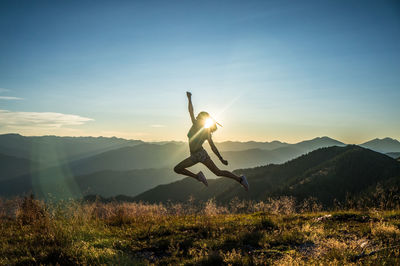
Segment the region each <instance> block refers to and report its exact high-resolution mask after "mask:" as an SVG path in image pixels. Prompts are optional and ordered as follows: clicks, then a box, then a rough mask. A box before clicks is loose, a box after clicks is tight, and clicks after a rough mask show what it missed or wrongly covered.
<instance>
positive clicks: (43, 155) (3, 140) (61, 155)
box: [0, 134, 142, 167]
mask: <svg viewBox="0 0 400 266" xmlns="http://www.w3.org/2000/svg"><path fill="white" fill-rule="evenodd" d="M140 143H142V141H138V140H125V139H120V138H104V137H96V138H95V137H57V136H40V137H26V136H21V135H19V134H3V135H0V153H4V154H6V155H10V156H16V157H20V158H26V159H30V160H34V161H36V162H40V163H41V164H42V165H43V166H44V167H46V166H49V165H55V164H60V163H63V162H66V161H70V160H77V159H80V158H84V157H88V156H92V155H94V154H97V153H101V152H104V151H107V150H110V149H116V148H119V147H122V146H133V145H137V144H140Z"/></svg>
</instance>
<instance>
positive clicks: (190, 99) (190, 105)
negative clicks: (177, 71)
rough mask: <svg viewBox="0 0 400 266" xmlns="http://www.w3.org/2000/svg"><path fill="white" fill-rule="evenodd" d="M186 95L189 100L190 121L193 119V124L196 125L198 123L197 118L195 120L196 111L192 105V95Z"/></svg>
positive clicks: (188, 93)
mask: <svg viewBox="0 0 400 266" xmlns="http://www.w3.org/2000/svg"><path fill="white" fill-rule="evenodd" d="M186 95H187V97H188V100H189V114H190V119H192V123H193V124H194V123H195V122H196V118H194V110H193V104H192V93H190V92H188V91H187V92H186Z"/></svg>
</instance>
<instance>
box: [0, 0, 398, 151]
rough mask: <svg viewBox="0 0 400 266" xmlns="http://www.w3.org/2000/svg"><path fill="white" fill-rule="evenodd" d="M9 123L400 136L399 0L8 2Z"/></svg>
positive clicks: (181, 135) (224, 136) (0, 63)
mask: <svg viewBox="0 0 400 266" xmlns="http://www.w3.org/2000/svg"><path fill="white" fill-rule="evenodd" d="M0 34H1V36H2V41H1V42H0V88H1V89H0V133H7V132H18V133H21V134H24V135H47V134H55V135H78V136H79V135H93V136H100V135H103V136H114V135H115V136H118V137H125V138H134V139H144V140H185V139H186V133H187V130H188V128H189V126H190V119H189V117H188V114H187V103H186V98H185V97H186V96H185V91H186V90H188V89H190V90H191V91H192V93H193V100H194V104H195V112H196V111H201V110H206V111H209V112H210V113H211V114H212V115H214V116H215V117H217V119H218V120H219V121H220V123H221V124H223V125H224V127H223V128H221V129H220V130H219V131H218V132H216V133H215V138H216V139H217V140H242V141H243V140H261V141H271V140H274V139H278V140H282V141H287V142H296V141H299V140H303V139H309V138H313V137H316V136H323V135H327V136H330V137H333V138H336V139H339V140H342V141H344V142H348V143H360V142H363V141H365V140H368V139H371V138H375V137H386V136H389V137H393V138H397V139H400V123H399V122H398V120H399V119H398V117H400V104H399V100H400V49H399V48H400V4H399V2H398V1H1V2H0Z"/></svg>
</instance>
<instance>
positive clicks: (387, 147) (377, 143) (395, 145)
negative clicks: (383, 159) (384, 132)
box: [360, 138, 400, 153]
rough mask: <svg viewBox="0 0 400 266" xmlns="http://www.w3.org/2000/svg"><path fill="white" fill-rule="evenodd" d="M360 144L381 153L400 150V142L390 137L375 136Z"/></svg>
mask: <svg viewBox="0 0 400 266" xmlns="http://www.w3.org/2000/svg"><path fill="white" fill-rule="evenodd" d="M360 146H361V147H364V148H368V149H371V150H374V151H378V152H382V153H389V152H400V142H399V141H398V140H396V139H392V138H384V139H378V138H376V139H373V140H370V141H367V142H365V143H363V144H360Z"/></svg>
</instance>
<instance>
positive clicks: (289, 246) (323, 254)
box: [0, 199, 400, 265]
mask: <svg viewBox="0 0 400 266" xmlns="http://www.w3.org/2000/svg"><path fill="white" fill-rule="evenodd" d="M236 204H240V202H237V203H236ZM272 205H273V204H272ZM289 205H290V204H289ZM248 206H250V205H248ZM251 206H253V207H252V208H249V209H245V210H243V211H234V209H233V207H235V206H234V205H232V208H231V207H225V206H218V205H216V204H215V203H214V202H213V201H209V202H207V203H205V204H204V205H202V206H198V207H196V206H194V205H193V204H190V203H186V204H183V205H182V204H168V205H161V204H157V205H147V204H136V203H119V204H118V203H109V204H102V203H99V202H96V203H78V202H66V203H62V204H61V205H55V206H52V205H45V204H44V203H43V202H39V201H36V200H32V199H25V200H22V199H16V200H13V201H7V202H2V201H0V243H1V244H0V264H1V265H57V264H60V265H332V264H333V265H399V263H400V255H399V252H398V251H399V248H398V243H399V241H400V219H399V217H400V212H399V210H390V211H383V210H377V209H373V210H364V211H354V210H338V211H331V212H320V211H312V212H310V211H304V210H303V211H299V212H297V211H294V209H293V208H291V206H286V207H287V208H286V209H287V210H288V211H285V212H282V211H281V210H274V209H273V208H272V209H269V207H273V206H271V204H268V203H263V202H259V203H257V204H253V205H251Z"/></svg>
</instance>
